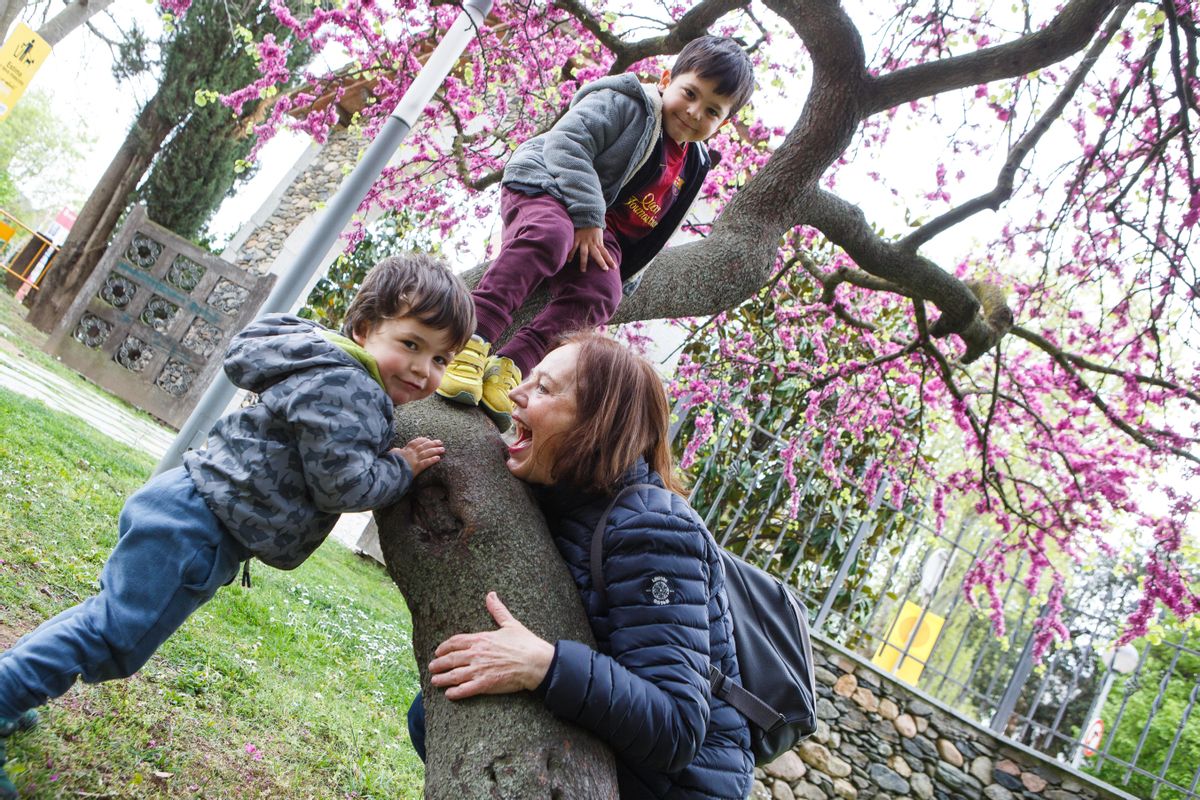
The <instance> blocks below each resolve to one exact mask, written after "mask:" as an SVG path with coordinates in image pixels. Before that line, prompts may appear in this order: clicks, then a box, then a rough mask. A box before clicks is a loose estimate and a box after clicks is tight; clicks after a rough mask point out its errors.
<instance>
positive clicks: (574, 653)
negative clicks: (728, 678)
mask: <svg viewBox="0 0 1200 800" xmlns="http://www.w3.org/2000/svg"><path fill="white" fill-rule="evenodd" d="M668 494H669V493H667V492H665V491H663V490H659V491H657V492H652V493H649V494H646V493H638V494H636V495H634V496H633V497H632V498H631V502H632V503H633V504H634V506H635V507H634V508H625V509H621V511H623V512H624V513H623V514H622V515H621V516H618V515H615V514H614V516H613V519H614V520H615V523H613V524H610V526H609V529H608V531H607V533H606V536H605V555H604V577H605V582H606V583H607V590H608V593H607V599H608V603H607V604H608V609H609V616H608V623H609V631H610V639H609V641H610V645H611V653H610V654H608V655H605V654H602V653H599V652H597V651H595V650H593V649H591V648H590V647H587V646H586V645H583V644H580V643H579V642H572V641H560V642H559V643H558V645H557V657H556V660H555V663H554V666H553V671H552V674H551V675H550V676H549V677H548V680H547V682H546V683H544V684H543V686H545V687H546V697H545V704H546V706H547V707H548V708H549V709H550V710H551V711H552V712H553V713H554V714H555V715H557V716H559V717H560V718H563V719H566V720H568V721H571V722H573V723H575V724H577V725H581V726H583V727H585V728H587V729H589V730H591V731H592V732H594V733H595V734H597V735H598V736H600V737H601V738H603V739H604V740H605V741H606V742H607V743H608V744H609V745H610V746H611V747H612V748H613V749H614V750H615V751H616V752H617V753H618V754H619V755H620V756H621V757H622V758H623V759H624V760H625V761H626V762H628V763H633V764H639V765H642V766H644V767H647V768H651V769H656V770H661V771H664V772H674V771H677V770H679V769H682V768H683V767H685V766H687V765H688V764H689V763H691V761H692V760H693V758H694V757H695V755H696V753H697V751H698V750H699V748H700V746H701V744H702V743H703V740H704V735H705V730H706V729H707V726H708V716H709V684H708V678H707V675H708V661H709V625H708V617H707V612H706V603H707V600H708V586H709V575H708V564H707V562H706V560H705V557H704V554H705V538H704V535H703V532H702V530H701V528H700V523H699V521H698V520H696V519H695V518H694V517H693V516H690V515H688V514H687V513H686V511H685V509H682V508H678V507H673V506H675V503H676V501H675V500H674V499H665V498H666V497H667V496H668ZM670 497H671V498H673V495H672V496H670ZM655 501H657V502H655ZM648 505H649V507H648ZM680 505H682V503H681V501H680Z"/></svg>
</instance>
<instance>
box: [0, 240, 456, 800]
mask: <svg viewBox="0 0 1200 800" xmlns="http://www.w3.org/2000/svg"><path fill="white" fill-rule="evenodd" d="M474 330H475V315H474V310H473V306H472V303H471V297H470V294H469V293H468V291H467V289H466V287H465V286H464V285H463V283H462V281H461V280H460V279H459V278H458V277H457V276H455V275H454V274H452V273H451V272H450V270H449V269H448V268H447V267H446V266H445V265H444V264H443V263H441V262H439V261H437V260H435V259H433V258H430V257H427V256H418V255H410V256H405V257H400V258H389V259H385V260H384V261H382V262H380V263H379V264H378V265H376V266H375V268H374V269H372V270H371V272H370V274H369V275H368V276H367V278H366V279H365V280H364V281H363V286H362V289H361V290H360V291H359V293H358V296H357V297H356V298H355V299H354V302H353V303H352V304H351V306H350V308H349V309H348V310H347V312H346V321H345V324H344V326H343V333H344V334H345V335H344V336H343V335H339V334H337V333H334V332H332V331H329V330H326V329H324V328H322V327H321V326H319V325H317V324H315V323H313V322H310V321H308V320H304V319H300V318H299V317H294V316H288V315H278V314H276V315H268V316H266V317H263V318H262V319H259V320H257V321H255V322H254V323H252V324H251V325H250V326H249V327H247V328H246V329H245V330H244V331H242V332H241V333H239V334H237V335H236V336H235V337H234V339H233V341H232V343H231V344H230V347H229V351H228V353H227V354H226V358H225V372H226V374H227V375H228V376H229V378H230V380H232V381H233V382H234V383H235V384H237V385H238V386H240V387H242V388H244V389H248V390H250V391H252V392H256V393H258V401H257V402H256V403H254V404H253V405H250V406H248V407H246V408H241V409H238V410H237V411H234V412H232V413H230V414H228V415H227V416H225V417H224V418H222V419H221V420H220V421H219V422H217V424H216V425H215V426H214V427H213V429H212V431H211V432H210V433H209V436H208V442H207V446H206V448H205V449H204V450H198V451H191V452H189V453H188V454H187V455H186V456H185V457H184V465H183V466H182V467H177V468H175V469H171V470H168V471H166V472H163V473H162V474H160V475H157V476H155V477H154V478H152V479H151V480H150V481H149V482H148V483H147V484H146V485H145V486H143V487H142V488H141V489H139V490H138V491H137V492H135V493H134V494H133V496H131V497H130V498H129V500H128V501H127V502H126V504H125V507H124V508H123V509H122V511H121V516H120V522H119V533H118V539H117V546H116V548H115V549H114V550H113V552H112V554H111V555H110V556H109V559H108V562H107V563H106V564H105V566H104V570H103V572H101V575H100V592H99V594H97V595H96V596H95V597H92V598H90V599H88V600H85V601H84V602H83V603H81V604H79V605H77V606H75V607H74V608H71V609H68V610H67V611H64V612H63V613H61V614H59V615H58V616H56V617H54V618H53V619H51V620H49V621H47V622H45V623H43V624H42V625H41V626H40V627H38V628H37V629H35V630H34V631H32V632H31V633H29V634H27V635H25V636H24V637H22V638H21V639H19V640H18V641H17V643H16V644H15V645H13V647H12V649H10V650H8V651H7V652H5V653H3V654H2V655H0V800H11V799H12V798H16V797H17V791H16V787H15V786H14V784H13V783H12V781H11V780H10V779H9V777H8V776H7V774H6V773H5V772H4V769H3V767H4V762H5V747H4V744H5V741H4V740H5V738H6V737H7V736H9V735H11V734H12V733H14V732H15V731H18V730H23V729H26V728H29V727H32V726H33V724H34V723H35V722H36V720H37V715H36V712H35V711H34V710H33V709H34V708H35V707H36V706H39V705H42V704H43V703H45V702H46V701H47V700H49V699H52V698H55V697H58V696H59V695H61V694H63V693H64V692H66V691H67V689H69V688H70V687H71V686H72V684H74V682H75V679H76V678H78V677H82V678H83V680H84V681H86V682H88V683H95V682H98V681H103V680H111V679H114V678H125V677H128V676H130V675H132V674H133V673H134V672H136V671H137V670H138V669H140V668H141V666H142V665H143V664H145V663H146V661H147V660H149V658H150V656H151V655H152V654H153V653H154V651H155V650H157V649H158V647H159V646H160V645H161V644H162V643H163V642H164V641H165V640H166V638H167V637H168V636H170V635H171V634H172V633H174V632H175V630H177V629H178V628H179V626H180V625H182V624H183V622H184V620H186V619H187V618H188V616H190V615H191V614H192V613H193V612H194V611H196V610H197V609H198V608H199V607H200V606H201V605H203V604H204V603H205V602H207V601H208V600H210V599H211V598H212V597H213V595H214V594H216V591H217V589H219V588H220V587H221V586H224V585H226V584H229V583H231V582H232V581H233V579H234V578H235V577H236V575H237V571H238V566H239V564H241V563H242V562H246V563H247V564H248V561H249V559H250V558H257V559H259V560H260V561H262V562H264V563H266V564H269V565H271V566H274V567H278V568H280V569H293V568H294V567H296V566H298V565H299V564H301V563H302V562H303V561H304V559H306V558H308V556H309V555H310V554H311V553H312V552H313V551H314V550H316V549H317V547H318V546H320V544H321V542H323V541H324V540H325V537H326V536H327V535H328V534H329V532H330V530H332V529H333V526H334V523H335V522H336V521H337V518H338V515H339V514H340V513H342V512H345V511H363V510H367V509H372V508H377V507H380V506H385V505H389V504H391V503H394V502H396V501H397V500H399V499H400V497H401V496H403V495H404V493H405V492H407V491H408V489H409V486H410V485H411V483H412V480H413V478H414V477H415V476H416V475H418V474H419V473H420V472H421V471H423V470H424V469H426V468H427V467H429V466H431V465H432V464H435V463H436V462H437V461H438V460H439V459H440V457H441V454H442V453H443V452H444V448H443V447H442V443H441V442H440V441H437V440H433V439H427V438H424V437H418V438H416V439H413V440H412V441H411V442H409V443H408V444H406V445H405V446H404V447H392V437H393V435H394V428H393V411H394V407H395V406H396V405H399V404H401V403H408V402H412V401H414V400H420V399H422V398H425V397H428V396H429V395H430V394H431V393H432V392H433V391H434V389H436V388H437V386H438V383H439V382H440V381H441V378H442V374H443V372H444V371H445V369H446V365H447V364H449V363H450V361H452V360H453V359H454V356H455V354H456V353H457V352H458V351H459V350H460V349H462V347H463V346H464V345H465V344H466V341H467V340H468V339H469V338H470V336H471V334H472V332H473V331H474ZM246 576H248V573H245V574H244V577H246Z"/></svg>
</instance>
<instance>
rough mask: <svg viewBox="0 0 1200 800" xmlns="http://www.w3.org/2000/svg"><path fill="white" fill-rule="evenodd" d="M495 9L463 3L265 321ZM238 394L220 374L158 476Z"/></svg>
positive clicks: (295, 290)
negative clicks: (235, 394)
mask: <svg viewBox="0 0 1200 800" xmlns="http://www.w3.org/2000/svg"><path fill="white" fill-rule="evenodd" d="M491 8H492V0H465V2H463V4H462V13H461V14H459V15H458V18H457V19H455V21H454V24H453V25H451V26H450V29H449V30H448V31H446V35H445V36H444V37H442V41H441V42H439V43H438V46H437V48H436V49H435V50H434V51H433V53H432V54H431V55H430V56H429V60H428V61H427V62H425V66H424V67H423V68H422V69H421V71H420V72H419V73H418V74H417V77H416V78H415V79H414V80H413V82H412V84H411V85H410V86H409V87H408V90H407V91H406V92H405V93H404V96H403V97H401V98H400V102H398V103H397V104H396V108H395V110H393V111H392V113H391V115H390V116H389V117H388V119H387V121H386V122H385V123H384V124H383V127H382V128H381V129H380V131H379V134H378V135H377V136H376V137H375V140H374V141H373V142H371V146H370V147H369V148H367V152H366V154H365V155H364V156H363V159H362V161H360V162H359V163H358V166H356V167H355V168H354V170H353V171H352V172H351V173H350V174H349V175H347V176H346V178H345V179H344V180H343V181H342V184H341V186H340V187H338V190H337V193H336V194H335V195H334V196H333V198H332V199H331V200H330V201H329V204H328V206H327V207H326V209H325V214H324V215H323V216H322V217H321V219H320V220H319V221H318V223H317V226H316V228H315V230H314V231H313V233H312V235H311V237H310V238H309V243H308V245H307V246H306V247H305V248H304V250H303V253H302V255H301V256H300V257H299V258H298V259H297V260H296V262H295V263H294V264H293V265H292V266H291V267H289V268H288V270H287V272H286V273H284V274H283V276H282V277H281V278H280V280H279V282H278V283H276V284H275V288H274V289H272V290H271V293H270V295H268V296H267V299H266V300H265V301H263V304H262V306H261V307H260V308H259V310H258V312H259V316H262V315H263V314H270V313H275V312H282V311H290V310H291V309H292V307H293V306H294V305H295V303H296V300H297V299H298V297H299V295H300V292H302V291H303V290H304V287H305V286H307V285H308V282H309V280H310V279H311V278H312V276H313V275H314V274H315V273H316V271H317V268H318V267H319V266H320V264H321V261H322V260H323V259H324V257H325V254H326V253H328V252H329V249H330V248H331V247H333V246H334V245H335V244H336V243H337V240H338V237H339V236H340V235H341V232H342V229H343V228H345V227H346V223H348V222H349V221H350V218H351V217H352V216H354V212H355V211H356V210H357V209H358V207H359V205H360V204H361V203H362V201H363V199H364V198H365V197H366V196H367V191H368V190H369V189H370V188H371V184H373V183H374V182H375V179H376V178H378V177H379V174H380V173H381V172H383V169H384V167H386V166H387V164H388V161H389V160H391V158H392V155H393V154H394V153H395V152H396V149H397V148H398V147H399V146H400V143H401V142H402V141H403V140H404V137H405V136H407V135H408V132H409V131H410V130H412V127H413V124H414V123H415V122H416V120H417V119H418V118H419V117H420V116H421V113H422V111H424V109H425V106H427V105H428V104H429V101H430V100H432V99H433V93H434V92H436V91H437V88H438V87H439V86H441V84H442V81H444V80H445V79H446V76H447V75H448V74H449V73H450V70H451V69H452V68H453V67H454V64H455V63H456V62H457V61H458V58H459V56H460V55H462V52H463V50H465V49H466V47H467V45H468V44H469V43H470V41H471V39H473V38H474V37H475V36H476V35H477V34H478V32H479V30H480V29H481V28H482V26H483V21H484V19H485V18H486V17H487V14H488V12H489V11H491ZM236 391H237V387H235V386H234V385H233V384H231V383H230V382H229V380H228V379H227V378H226V377H225V375H224V373H222V372H218V373H217V376H216V378H215V379H214V380H213V382H212V383H211V384H209V386H208V389H207V390H206V391H205V392H204V396H203V397H201V398H200V401H199V402H198V403H197V404H196V407H195V409H193V411H192V413H191V416H189V417H188V418H187V421H186V422H184V424H183V427H182V428H180V430H179V435H178V436H176V437H175V440H174V441H173V442H171V446H170V447H169V448H168V449H167V452H166V454H165V455H164V456H163V457H162V460H161V461H159V462H158V466H157V467H155V470H154V473H155V474H156V475H157V474H158V473H160V472H163V471H165V470H168V469H171V468H173V467H177V466H179V465H180V464H181V463H183V454H184V453H185V452H187V451H188V450H189V449H191V448H192V447H194V446H196V444H197V443H199V441H200V440H201V439H202V438H203V437H204V436H206V435H207V434H208V431H209V429H211V428H212V426H213V423H215V422H216V421H217V419H218V418H219V417H220V416H221V412H223V411H224V410H225V407H226V406H227V405H229V401H230V400H231V399H232V398H233V395H234V393H235V392H236Z"/></svg>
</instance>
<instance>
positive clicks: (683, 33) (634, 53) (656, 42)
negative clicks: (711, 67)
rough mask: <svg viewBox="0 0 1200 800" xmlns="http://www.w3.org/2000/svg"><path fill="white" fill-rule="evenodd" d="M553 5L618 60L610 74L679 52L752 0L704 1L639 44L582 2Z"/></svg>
mask: <svg viewBox="0 0 1200 800" xmlns="http://www.w3.org/2000/svg"><path fill="white" fill-rule="evenodd" d="M554 5H555V7H557V8H561V9H562V10H563V11H566V12H567V13H568V14H570V15H571V16H573V17H575V19H577V20H579V23H580V24H581V25H583V27H584V28H586V29H587V30H588V32H589V33H591V34H592V35H593V36H595V37H596V39H597V40H598V41H599V42H600V43H601V44H603V45H604V46H605V47H606V48H607V49H608V50H609V51H610V52H611V53H612V54H613V55H614V56H616V59H615V60H614V61H613V64H612V67H611V68H610V69H609V73H611V74H613V75H617V74H620V73H622V72H625V71H626V70H627V69H629V67H630V66H632V65H633V64H636V63H637V62H639V61H641V60H643V59H646V58H652V57H653V56H661V55H667V54H671V53H678V52H679V51H680V50H682V49H683V46H684V45H685V44H687V43H688V42H690V41H691V40H692V39H695V38H697V37H700V36H703V35H704V34H706V33H708V29H709V28H711V27H712V26H713V25H714V24H715V23H716V22H717V20H719V19H720V18H721V17H723V16H725V15H726V14H728V13H730V12H731V11H736V10H737V9H739V8H746V7H747V6H748V5H749V0H702V2H700V3H698V4H697V5H695V6H693V7H692V8H691V9H690V10H688V12H687V13H686V14H684V15H683V16H682V17H680V18H679V20H678V21H677V22H675V23H674V24H673V25H671V26H670V27H669V28H668V29H667V32H666V33H665V34H663V35H662V36H654V37H650V38H647V39H642V40H640V41H636V42H626V41H624V40H623V39H621V37H620V36H618V35H617V34H616V33H614V32H613V31H612V29H611V28H607V27H606V26H604V25H602V24H601V22H600V20H599V19H597V18H596V16H595V15H594V14H593V13H592V12H591V11H590V10H588V9H587V7H585V6H584V5H583V3H582V2H579V0H554Z"/></svg>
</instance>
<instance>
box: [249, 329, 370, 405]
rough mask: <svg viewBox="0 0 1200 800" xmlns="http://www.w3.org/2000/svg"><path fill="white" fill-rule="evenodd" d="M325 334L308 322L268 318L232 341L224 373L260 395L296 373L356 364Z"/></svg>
mask: <svg viewBox="0 0 1200 800" xmlns="http://www.w3.org/2000/svg"><path fill="white" fill-rule="evenodd" d="M314 333H315V334H317V336H318V337H319V339H318V338H316V337H314V336H313V334H314ZM325 333H326V331H325V328H323V327H321V326H320V325H318V324H317V323H315V322H312V321H310V320H306V319H301V318H300V317H295V316H291V315H288V314H270V315H267V316H265V317H263V318H262V319H261V320H259V322H258V324H256V325H252V326H251V327H250V328H248V329H247V330H245V331H243V332H242V333H241V334H239V335H238V336H237V337H236V338H235V339H234V341H233V344H232V345H231V346H230V348H229V352H228V354H227V355H226V358H225V372H226V373H227V374H228V375H229V378H230V380H232V381H233V382H234V383H235V384H236V385H238V386H240V387H242V388H243V389H249V390H250V391H252V392H258V393H262V392H263V391H265V390H267V389H269V388H270V387H271V386H274V385H275V384H276V383H278V382H279V381H281V380H283V379H284V378H286V377H288V376H289V375H292V374H295V373H297V372H303V371H305V370H310V369H327V368H329V367H345V366H352V365H357V364H358V362H357V361H356V360H355V359H354V358H353V357H351V356H350V355H349V354H348V353H346V352H345V350H343V349H342V348H340V347H338V346H337V345H336V344H334V343H333V342H330V341H329V340H327V339H326V338H325Z"/></svg>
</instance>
